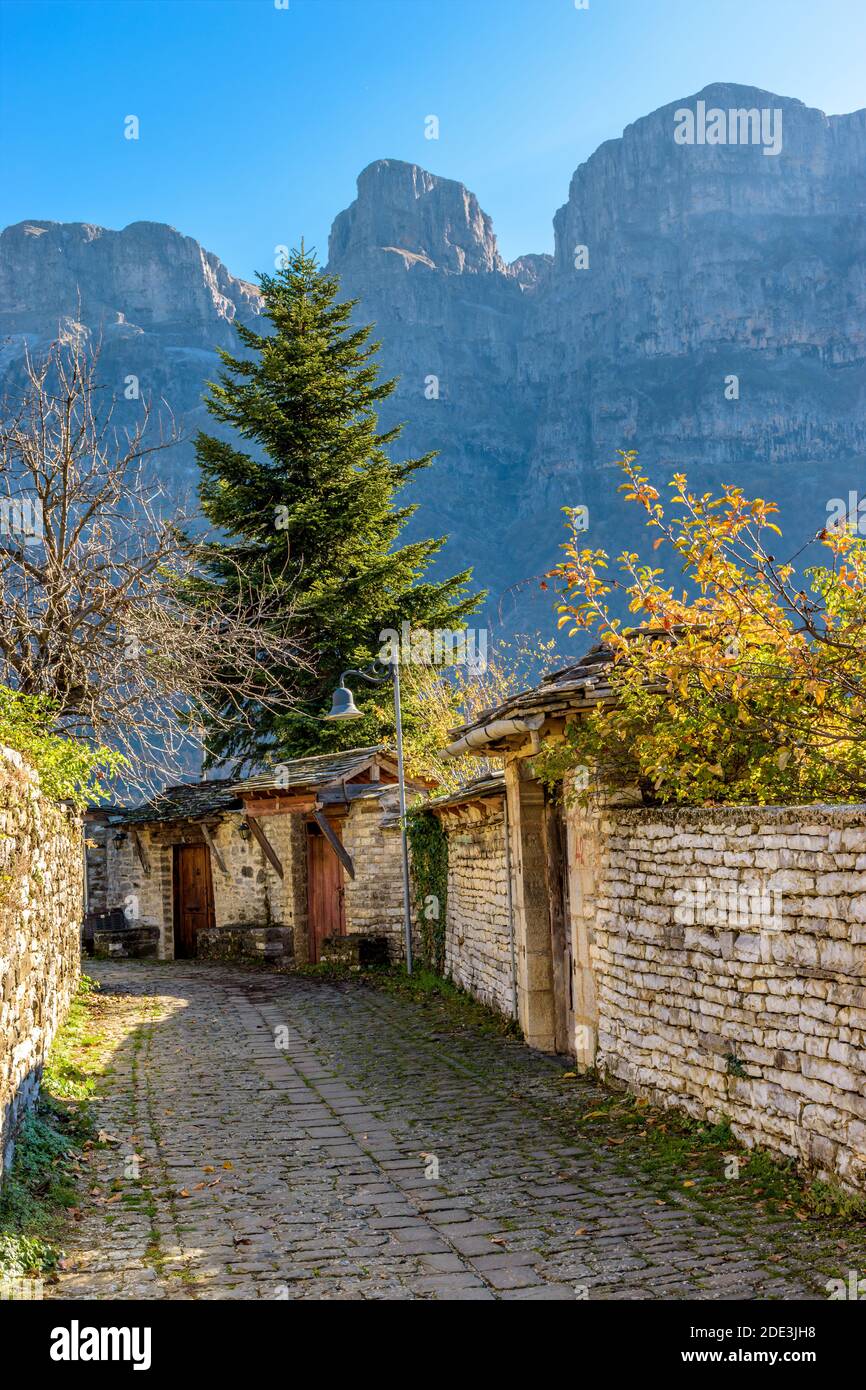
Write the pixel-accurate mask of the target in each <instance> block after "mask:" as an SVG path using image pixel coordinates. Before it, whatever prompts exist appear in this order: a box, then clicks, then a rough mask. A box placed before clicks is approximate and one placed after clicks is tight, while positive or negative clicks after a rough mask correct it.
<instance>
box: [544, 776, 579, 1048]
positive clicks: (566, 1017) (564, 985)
mask: <svg viewBox="0 0 866 1390" xmlns="http://www.w3.org/2000/svg"><path fill="white" fill-rule="evenodd" d="M561 798H562V783H558V784H557V787H556V788H555V789H554V791H553V792H552V793H551V792H546V793H545V807H544V840H545V857H546V860H547V893H548V900H549V903H550V956H551V965H552V968H553V969H552V973H553V1013H554V1036H555V1046H556V1050H557V1052H562V1053H566V1054H568V1055H571V1054H572V1053H573V1052H574V965H573V961H572V945H571V911H570V906H569V893H568V873H567V871H566V862H567V853H568V851H567V843H568V842H567V835H566V829H565V817H564V815H563V808H562V800H561Z"/></svg>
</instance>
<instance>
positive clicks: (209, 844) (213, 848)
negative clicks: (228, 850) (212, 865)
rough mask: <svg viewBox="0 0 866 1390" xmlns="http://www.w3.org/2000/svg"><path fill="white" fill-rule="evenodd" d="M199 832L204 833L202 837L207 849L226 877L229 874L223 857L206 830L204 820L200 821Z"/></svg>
mask: <svg viewBox="0 0 866 1390" xmlns="http://www.w3.org/2000/svg"><path fill="white" fill-rule="evenodd" d="M201 833H202V835H204V838H205V841H206V843H207V847H208V849H209V850H210V852H211V854H212V855H213V857H214V859H215V860H216V862H217V863H218V864H219V866H220V868H221V869H222V871H223V873H224V874H225V876H226V878H228V876H229V871H228V869H227V868H226V861H225V860H224V859H223V857H222V855H221V853H220V851H219V850H218V849H217V846H216V844H215V842H214V838H213V835H211V833H210V831H209V830H208V828H207V826H206V825H205V823H204V821H202V827H201Z"/></svg>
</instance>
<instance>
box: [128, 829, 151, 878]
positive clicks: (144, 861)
mask: <svg viewBox="0 0 866 1390" xmlns="http://www.w3.org/2000/svg"><path fill="white" fill-rule="evenodd" d="M131 835H132V844H133V848H134V849H135V855H136V858H137V859H138V862H139V864H140V865H141V867H142V869H143V870H144V872H145V874H146V875H147V876H148V878H149V877H150V861H149V860H148V857H147V855H146V854H145V852H144V845H143V844H142V843H141V836H140V835H139V833H138V831H137V830H136V829H135V828H133V829H132V831H131Z"/></svg>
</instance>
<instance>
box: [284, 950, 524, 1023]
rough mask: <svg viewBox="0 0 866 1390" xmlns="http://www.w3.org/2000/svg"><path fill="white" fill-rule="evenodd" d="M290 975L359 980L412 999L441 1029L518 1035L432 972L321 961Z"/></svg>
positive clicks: (501, 1017)
mask: <svg viewBox="0 0 866 1390" xmlns="http://www.w3.org/2000/svg"><path fill="white" fill-rule="evenodd" d="M292 973H293V974H299V975H307V976H311V977H312V978H314V979H321V980H331V981H334V982H339V981H340V980H361V981H362V983H363V984H365V985H369V986H371V987H372V988H374V989H380V990H382V991H383V992H384V993H385V994H390V995H392V996H393V997H394V998H399V999H409V1000H411V1001H412V1002H413V1003H414V1004H417V1005H419V1006H420V1007H421V1008H422V1009H423V1010H424V1011H425V1012H426V1013H427V1015H428V1020H429V1017H430V1015H431V1014H432V1015H433V1017H434V1019H435V1020H436V1021H437V1022H439V1023H441V1025H442V1026H443V1027H450V1028H452V1029H453V1030H454V1031H456V1032H460V1031H463V1030H466V1029H475V1030H477V1031H478V1032H481V1033H487V1034H494V1035H496V1036H498V1037H510V1038H519V1037H520V1036H521V1034H520V1029H519V1028H518V1026H517V1024H516V1022H515V1021H514V1019H513V1018H507V1017H506V1016H505V1015H503V1014H500V1013H499V1012H498V1011H497V1010H496V1009H490V1008H488V1007H487V1006H486V1005H485V1004H481V1003H479V1001H478V1000H477V999H473V998H472V996H471V995H470V994H467V993H466V991H465V990H462V989H460V987H459V986H458V985H455V984H454V983H453V981H452V980H446V979H443V977H442V976H441V975H437V974H435V973H434V971H432V970H423V969H415V970H413V972H412V974H411V975H407V974H406V971H405V970H404V969H403V968H402V966H397V965H373V966H366V967H361V968H360V969H358V968H357V967H354V966H348V965H342V964H337V963H335V962H331V961H320V962H319V964H318V965H301V966H297V967H295V969H294V970H293V972H292Z"/></svg>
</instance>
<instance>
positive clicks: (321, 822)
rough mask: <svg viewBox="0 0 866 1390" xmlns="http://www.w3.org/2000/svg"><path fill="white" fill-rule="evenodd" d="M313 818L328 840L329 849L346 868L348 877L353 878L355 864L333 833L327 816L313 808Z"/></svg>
mask: <svg viewBox="0 0 866 1390" xmlns="http://www.w3.org/2000/svg"><path fill="white" fill-rule="evenodd" d="M313 819H314V820H315V822H316V825H317V826H318V827H319V829H320V830H321V832H322V834H323V835H324V837H325V839H326V840H327V841H328V844H329V845H330V846H331V849H332V850H333V851H334V853H335V854H336V856H337V858H338V859H339V861H340V863H341V864H342V866H343V868H344V869H345V870H346V873H347V874H348V875H349V878H354V877H355V865H354V864H353V863H352V856H351V855H350V854H349V851H348V850H347V849H346V848H345V846H344V845H342V844H341V842H340V837H339V836H338V835H337V834H335V832H334V827H333V826H332V825H331V824H330V822H329V821H328V817H327V816H325V815H323V814H322V812H321V811H319V810H315V811H314V812H313Z"/></svg>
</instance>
